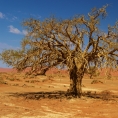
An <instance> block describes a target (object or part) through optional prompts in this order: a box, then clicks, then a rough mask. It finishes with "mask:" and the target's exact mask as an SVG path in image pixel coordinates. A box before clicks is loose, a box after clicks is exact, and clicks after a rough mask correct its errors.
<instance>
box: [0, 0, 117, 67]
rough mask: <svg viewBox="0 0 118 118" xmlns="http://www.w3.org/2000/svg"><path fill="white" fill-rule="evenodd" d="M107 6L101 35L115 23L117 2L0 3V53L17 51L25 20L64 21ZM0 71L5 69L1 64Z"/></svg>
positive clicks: (17, 0)
mask: <svg viewBox="0 0 118 118" xmlns="http://www.w3.org/2000/svg"><path fill="white" fill-rule="evenodd" d="M106 4H109V7H108V8H107V12H108V16H107V18H106V19H104V20H103V21H102V22H101V25H100V28H101V29H102V30H103V31H105V30H106V28H107V25H108V24H110V25H114V23H115V22H116V21H117V20H118V0H0V52H1V51H2V50H3V49H11V48H12V49H17V48H19V47H20V42H21V40H22V39H23V38H24V36H25V34H26V30H25V28H24V27H23V26H22V22H23V21H24V20H26V19H28V18H31V17H33V18H38V19H40V20H44V19H45V18H48V17H50V16H51V15H55V16H56V17H57V18H62V19H67V18H72V17H73V16H75V15H77V14H85V15H87V13H88V12H90V10H91V9H92V8H93V7H97V8H100V7H102V6H103V5H106ZM0 67H7V66H6V65H5V64H3V62H2V61H0Z"/></svg>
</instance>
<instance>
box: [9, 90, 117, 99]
mask: <svg viewBox="0 0 118 118" xmlns="http://www.w3.org/2000/svg"><path fill="white" fill-rule="evenodd" d="M9 96H13V97H23V98H25V99H33V100H40V99H63V98H67V99H72V98H76V96H74V95H73V94H72V93H69V92H66V91H52V92H44V91H41V92H24V93H9ZM82 96H83V97H86V98H93V99H101V100H115V101H118V95H114V94H112V93H111V92H110V91H107V90H106V91H102V92H99V93H96V92H91V91H86V92H83V94H82Z"/></svg>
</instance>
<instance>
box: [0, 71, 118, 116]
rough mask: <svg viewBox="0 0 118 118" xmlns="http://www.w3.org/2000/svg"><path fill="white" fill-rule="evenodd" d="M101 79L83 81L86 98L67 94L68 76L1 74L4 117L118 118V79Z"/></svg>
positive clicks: (1, 113)
mask: <svg viewBox="0 0 118 118" xmlns="http://www.w3.org/2000/svg"><path fill="white" fill-rule="evenodd" d="M1 70H2V69H1ZM104 78H105V77H102V76H100V77H98V78H94V79H98V80H99V81H101V82H103V83H100V82H98V83H96V84H91V82H92V81H93V79H89V77H88V76H85V77H84V78H83V87H82V89H83V96H82V98H81V99H78V98H72V96H69V95H68V94H67V92H66V91H67V89H68V88H69V77H68V75H67V73H65V74H64V73H53V72H52V73H48V74H47V76H38V77H35V76H33V75H32V76H30V77H26V76H25V75H24V74H23V73H16V72H14V71H10V70H9V71H1V72H0V118H16V117H17V118H117V117H118V86H117V85H118V79H117V76H116V75H115V76H114V77H113V78H112V79H110V80H106V79H104Z"/></svg>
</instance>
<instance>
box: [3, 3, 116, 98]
mask: <svg viewBox="0 0 118 118" xmlns="http://www.w3.org/2000/svg"><path fill="white" fill-rule="evenodd" d="M107 6H108V5H106V6H103V7H102V8H99V9H97V8H93V9H92V10H91V12H90V13H88V15H86V16H84V15H78V16H75V17H73V18H71V19H65V20H58V19H56V18H55V17H51V18H47V19H45V20H44V21H40V20H37V19H33V18H30V19H28V20H26V21H24V22H23V25H24V26H25V27H26V28H27V31H28V34H27V35H26V36H25V38H24V39H23V40H22V42H21V49H19V50H5V51H3V52H2V53H1V59H2V60H3V61H4V62H5V63H7V64H8V65H10V66H13V67H15V68H16V69H17V70H21V71H22V70H24V69H26V68H28V67H31V72H37V71H38V70H40V69H42V68H44V67H48V68H50V67H53V66H57V65H60V66H66V67H67V68H68V69H69V74H70V80H71V83H70V92H72V93H73V94H74V95H75V96H78V97H81V93H82V91H81V83H82V78H83V76H84V73H85V70H88V69H89V68H90V67H91V65H92V66H95V67H96V68H102V67H114V68H115V67H117V59H118V22H116V23H115V24H114V26H110V25H109V26H108V28H107V29H108V30H107V32H103V31H102V30H100V28H99V25H100V22H101V20H102V19H103V18H105V17H106V16H107V12H106V8H107Z"/></svg>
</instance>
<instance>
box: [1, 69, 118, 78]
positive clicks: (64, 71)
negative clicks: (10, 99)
mask: <svg viewBox="0 0 118 118" xmlns="http://www.w3.org/2000/svg"><path fill="white" fill-rule="evenodd" d="M26 71H28V70H27V69H26V70H25V72H26ZM105 71H106V69H102V70H100V76H105ZM0 72H17V70H16V69H13V68H0ZM47 73H58V74H59V73H68V72H67V70H61V71H59V70H58V69H56V68H52V69H50V70H48V72H47ZM111 75H113V76H118V70H113V71H111Z"/></svg>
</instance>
